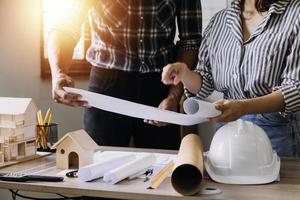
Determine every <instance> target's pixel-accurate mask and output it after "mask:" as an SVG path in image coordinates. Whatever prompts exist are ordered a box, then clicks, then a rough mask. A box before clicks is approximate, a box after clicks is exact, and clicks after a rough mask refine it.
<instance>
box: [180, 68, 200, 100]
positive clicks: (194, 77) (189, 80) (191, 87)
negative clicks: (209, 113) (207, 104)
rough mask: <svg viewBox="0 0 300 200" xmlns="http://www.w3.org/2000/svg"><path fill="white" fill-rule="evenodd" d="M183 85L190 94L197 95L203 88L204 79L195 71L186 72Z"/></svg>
mask: <svg viewBox="0 0 300 200" xmlns="http://www.w3.org/2000/svg"><path fill="white" fill-rule="evenodd" d="M182 83H183V85H184V87H186V88H187V89H188V91H189V92H191V93H192V94H194V95H196V94H197V93H198V92H199V91H200V89H201V86H202V77H201V75H199V74H197V73H196V72H194V71H191V70H186V72H185V74H184V75H183V77H182Z"/></svg>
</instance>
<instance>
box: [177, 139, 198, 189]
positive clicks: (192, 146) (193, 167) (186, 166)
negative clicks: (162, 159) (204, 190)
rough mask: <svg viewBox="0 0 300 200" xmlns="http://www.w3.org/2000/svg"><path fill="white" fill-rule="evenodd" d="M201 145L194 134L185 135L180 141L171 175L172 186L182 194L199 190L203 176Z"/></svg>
mask: <svg viewBox="0 0 300 200" xmlns="http://www.w3.org/2000/svg"><path fill="white" fill-rule="evenodd" d="M203 169H204V167H203V145H202V142H201V139H200V137H199V136H198V135H196V134H189V135H186V136H185V137H184V138H183V139H182V142H181V145H180V149H179V152H178V156H177V159H176V161H175V166H174V170H173V173H172V176H171V182H172V186H173V188H174V189H175V190H176V191H177V192H178V193H180V194H182V195H194V194H196V193H197V192H199V191H200V190H201V182H202V178H203Z"/></svg>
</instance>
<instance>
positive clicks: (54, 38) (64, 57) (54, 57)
mask: <svg viewBox="0 0 300 200" xmlns="http://www.w3.org/2000/svg"><path fill="white" fill-rule="evenodd" d="M75 45H76V44H75V42H74V40H73V39H72V38H71V37H68V35H65V34H64V33H63V32H59V31H53V32H51V34H50V35H49V39H48V58H49V63H50V67H51V73H52V76H55V75H56V74H58V73H65V74H67V73H68V71H69V68H70V67H71V64H72V57H73V51H74V47H75Z"/></svg>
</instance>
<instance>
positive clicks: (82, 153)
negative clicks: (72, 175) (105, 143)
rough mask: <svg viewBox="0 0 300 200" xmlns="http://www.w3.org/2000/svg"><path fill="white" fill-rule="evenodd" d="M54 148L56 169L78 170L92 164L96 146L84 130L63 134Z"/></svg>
mask: <svg viewBox="0 0 300 200" xmlns="http://www.w3.org/2000/svg"><path fill="white" fill-rule="evenodd" d="M55 148H56V167H57V168H58V169H78V168H79V167H82V166H84V165H89V164H92V163H93V158H94V152H95V150H96V149H97V148H98V145H97V144H96V143H95V141H94V140H93V139H92V138H91V137H90V136H89V135H88V134H87V133H86V132H85V131H84V130H78V131H74V132H70V133H67V134H65V135H64V136H63V137H62V138H61V139H60V140H59V141H58V142H57V143H55V144H54V145H53V146H52V149H55Z"/></svg>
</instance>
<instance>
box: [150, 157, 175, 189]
mask: <svg viewBox="0 0 300 200" xmlns="http://www.w3.org/2000/svg"><path fill="white" fill-rule="evenodd" d="M173 167H174V162H173V160H171V161H170V162H169V163H168V164H167V165H166V166H165V167H164V168H163V169H162V170H161V171H160V172H159V173H158V174H157V175H156V176H154V177H153V178H152V179H151V185H150V187H148V189H156V188H157V187H158V186H159V185H160V184H161V183H162V182H163V181H164V180H165V179H166V178H167V176H168V175H169V174H170V173H171V172H172V170H173Z"/></svg>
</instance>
